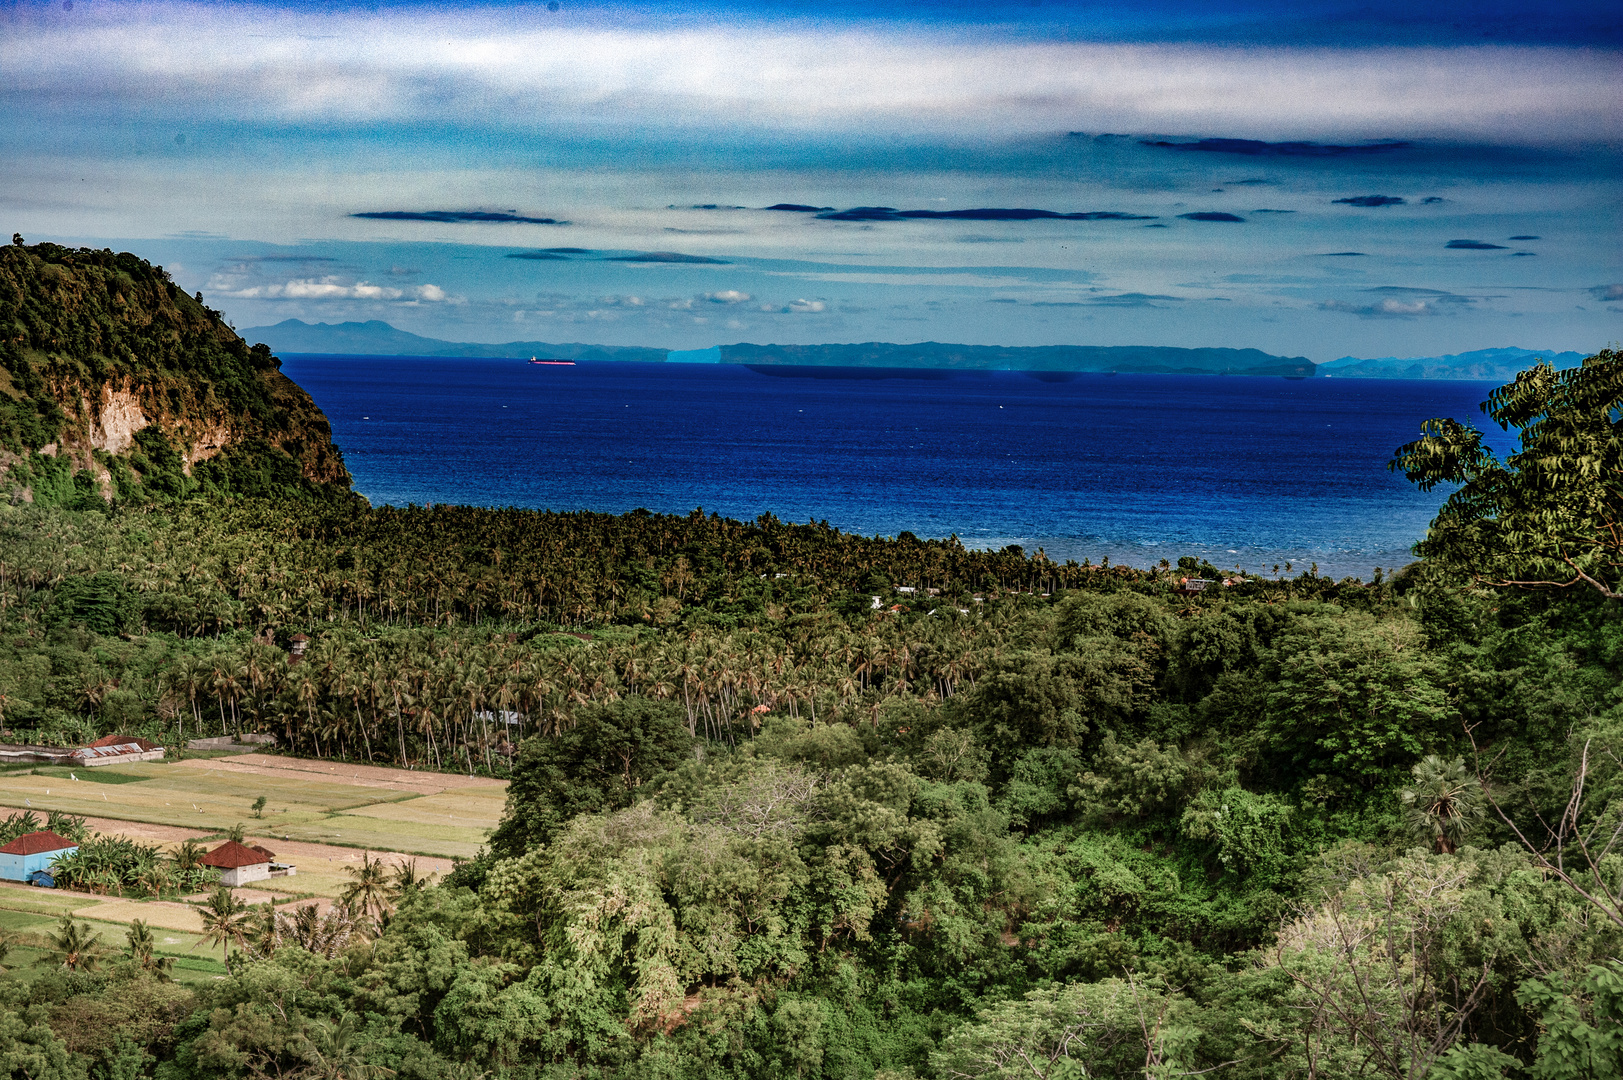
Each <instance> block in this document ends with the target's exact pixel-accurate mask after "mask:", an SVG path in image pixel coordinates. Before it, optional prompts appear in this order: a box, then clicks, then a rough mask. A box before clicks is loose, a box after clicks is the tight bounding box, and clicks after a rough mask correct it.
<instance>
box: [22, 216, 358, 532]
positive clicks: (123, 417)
mask: <svg viewBox="0 0 1623 1080" xmlns="http://www.w3.org/2000/svg"><path fill="white" fill-rule="evenodd" d="M280 367H281V361H279V360H277V358H276V357H274V356H272V355H271V352H270V350H269V349H268V348H266V347H265V346H263V345H258V346H255V347H253V348H250V347H249V346H248V344H247V343H246V342H245V341H243V340H242V338H241V337H239V336H238V335H237V334H236V332H235V331H233V330H232V329H231V328H230V327H229V326H227V325H226V324H225V322H224V321H223V320H222V319H221V318H220V313H219V312H217V311H212V310H210V309H209V308H206V307H204V306H203V304H202V300H201V297H200V296H199V297H191V296H187V295H186V294H185V293H184V292H183V291H181V290H180V288H179V287H177V286H176V285H175V284H174V282H172V281H171V280H170V279H169V276H168V275H167V274H166V273H164V271H163V267H161V266H153V265H152V264H150V263H148V262H146V261H145V260H143V259H141V258H139V257H137V256H135V255H131V254H129V253H127V252H125V253H120V254H114V253H113V252H111V251H105V250H104V251H93V250H90V249H87V248H78V249H72V248H65V247H61V246H58V245H56V244H35V245H25V244H23V243H22V242H21V238H20V237H14V238H13V243H11V244H10V245H8V246H5V247H0V475H3V476H4V478H5V481H6V483H5V487H4V489H0V490H4V491H8V492H9V495H10V498H11V501H12V502H19V501H43V502H54V503H76V502H77V503H86V504H89V500H92V499H96V498H98V497H99V498H100V499H111V498H114V497H117V498H120V499H125V500H133V501H147V500H151V499H163V498H179V497H184V496H188V495H193V494H200V495H216V496H217V495H268V494H298V495H302V496H304V497H313V498H331V497H334V496H339V497H352V496H348V492H349V487H350V476H349V470H348V469H346V468H345V467H344V459H343V456H342V455H341V454H340V452H339V450H338V447H337V446H336V445H334V443H333V441H332V429H331V427H330V426H329V425H328V423H327V419H326V417H325V416H323V415H322V413H321V410H320V409H319V408H317V407H316V404H315V402H314V401H312V400H311V399H310V395H309V394H307V393H305V392H304V390H302V389H301V388H300V387H299V386H297V385H296V384H295V383H294V382H293V381H292V380H290V379H289V378H287V376H285V375H283V374H282V373H281V371H280V370H279V369H280Z"/></svg>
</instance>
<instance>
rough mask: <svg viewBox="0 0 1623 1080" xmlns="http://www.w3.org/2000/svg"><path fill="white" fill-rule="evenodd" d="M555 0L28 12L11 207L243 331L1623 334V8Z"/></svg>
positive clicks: (1339, 351)
mask: <svg viewBox="0 0 1623 1080" xmlns="http://www.w3.org/2000/svg"><path fill="white" fill-rule="evenodd" d="M551 7H552V6H551V5H549V4H548V3H546V2H540V3H526V4H516V5H466V6H456V5H420V4H391V3H384V4H365V5H343V4H338V5H331V4H304V5H300V4H269V3H262V4H241V3H238V4H231V3H224V4H221V3H215V4H207V5H185V4H129V3H117V2H112V0H71V3H70V2H65V0H55V2H53V3H49V4H46V3H38V2H33V0H15V2H13V3H10V4H7V5H0V211H3V214H0V218H3V220H0V226H3V225H9V226H10V228H11V231H16V232H21V233H23V234H24V235H25V236H26V237H27V238H28V239H30V240H35V239H56V240H60V241H64V242H72V243H89V244H95V245H98V246H100V245H111V246H116V247H120V248H128V249H130V250H134V251H137V252H139V253H141V254H143V255H147V256H148V257H150V258H153V259H154V260H155V261H159V262H162V263H164V265H165V266H167V267H168V268H169V269H170V270H171V271H172V272H174V273H175V275H176V277H177V279H178V280H180V281H181V282H182V284H184V285H185V287H186V288H188V289H195V290H201V291H202V292H203V293H204V295H205V297H206V298H207V299H208V300H209V302H210V303H211V304H212V305H213V306H216V307H219V308H221V309H222V310H224V311H225V312H226V313H227V315H228V316H229V317H230V318H231V319H232V320H233V321H234V322H235V323H236V324H237V325H238V326H249V325H256V324H263V323H270V322H276V321H279V320H281V319H284V318H289V317H296V318H302V319H305V320H307V321H327V322H333V321H341V320H349V319H371V318H377V319H384V320H387V321H389V322H391V323H393V324H395V325H397V326H400V327H402V328H405V329H409V330H412V331H415V332H418V333H423V334H428V335H432V336H436V337H444V338H452V339H463V340H480V341H504V340H515V339H525V340H542V341H594V342H603V343H610V344H641V345H655V346H666V347H673V348H699V347H704V346H708V345H712V344H717V343H720V342H732V341H757V342H768V341H772V342H820V341H867V340H885V341H917V340H945V341H964V342H975V343H991V344H1021V345H1025V344H1056V343H1075V344H1104V345H1111V344H1161V345H1191V346H1195V345H1223V346H1234V347H1255V348H1261V349H1266V350H1268V351H1270V352H1276V353H1283V354H1287V355H1305V356H1308V357H1310V358H1312V359H1314V360H1317V361H1325V360H1330V359H1334V358H1336V357H1339V356H1343V355H1357V356H1386V355H1404V356H1408V355H1435V354H1438V353H1443V352H1458V351H1463V350H1467V349H1474V348H1486V347H1492V346H1501V345H1522V346H1525V347H1534V348H1550V349H1577V350H1585V351H1590V350H1594V349H1597V348H1600V347H1602V346H1603V345H1605V344H1607V343H1609V342H1613V341H1616V340H1618V339H1619V338H1623V330H1620V328H1623V265H1620V257H1619V255H1618V252H1619V250H1620V249H1623V245H1620V244H1619V242H1618V241H1619V224H1620V220H1619V207H1620V206H1623V182H1620V177H1623V167H1620V166H1623V160H1620V158H1623V78H1620V75H1623V64H1620V60H1623V18H1620V16H1619V14H1618V7H1617V5H1615V4H1600V3H1572V2H1560V0H1557V2H1553V3H1542V4H1539V5H1527V4H1514V5H1513V4H1509V3H1472V4H1462V3H1455V4H1432V5H1417V4H1414V3H1412V2H1408V3H1397V2H1390V0H1373V2H1360V3H1353V2H1345V3H1320V4H1304V3H1283V2H1273V0H1254V2H1248V3H1226V4H1225V3H1216V4H1200V5H1195V4H1174V3H1167V2H1159V3H1157V2H1153V0H1151V2H1143V3H1133V4H1126V3H1115V4H1109V3H1106V4H1098V3H1094V4H1084V3H1056V2H1054V0H1043V2H1042V3H1039V4H1032V3H1030V2H1022V3H996V2H993V3H976V4H969V3H945V4H924V3H892V4H874V3H863V4H857V3H850V2H845V0H832V2H823V3H816V4H813V3H806V2H794V0H777V2H771V3H765V4H754V5H749V6H748V7H744V6H730V5H714V4H710V5H705V4H696V5H685V6H683V7H682V8H681V9H680V11H679V12H676V13H672V12H671V11H669V10H667V9H665V8H661V7H655V6H651V5H643V6H637V5H602V4H583V3H567V2H563V0H560V2H559V3H558V4H557V6H556V7H557V9H556V10H552V9H551ZM777 204H795V205H798V206H805V207H813V208H829V209H828V210H827V211H823V212H821V213H820V212H817V211H814V210H798V211H797V210H771V209H766V208H767V207H771V206H774V205H777ZM860 207H888V208H892V209H893V210H897V211H928V212H932V213H933V214H934V215H935V216H901V215H896V214H883V213H875V212H864V213H858V214H852V213H850V211H851V210H853V209H854V208H860ZM981 209H994V210H1009V209H1027V210H1039V211H1046V212H1050V213H1052V214H1057V215H1092V216H1091V217H1087V218H1077V217H1038V218H1031V219H1025V220H1019V219H1015V220H1010V219H1009V215H984V214H983V215H971V216H968V217H965V216H957V217H954V216H942V215H943V214H946V213H948V212H953V211H969V210H981ZM470 212H472V213H476V214H478V215H481V216H482V217H476V218H471V219H470V217H468V215H469V214H470ZM357 214H366V215H374V216H367V217H357V216H354V215H357ZM376 215H384V216H376ZM459 215H460V216H459ZM1191 215H1193V216H1191ZM492 218H494V220H492ZM515 219H523V220H515ZM548 249H574V250H567V251H550V250H548Z"/></svg>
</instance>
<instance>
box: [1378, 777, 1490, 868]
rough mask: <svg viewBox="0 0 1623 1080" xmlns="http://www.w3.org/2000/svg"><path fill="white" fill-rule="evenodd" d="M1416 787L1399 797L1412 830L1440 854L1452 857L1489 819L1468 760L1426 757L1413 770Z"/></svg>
mask: <svg viewBox="0 0 1623 1080" xmlns="http://www.w3.org/2000/svg"><path fill="white" fill-rule="evenodd" d="M1410 771H1411V772H1412V774H1413V776H1414V781H1415V782H1414V786H1413V787H1406V788H1404V789H1403V790H1402V791H1401V792H1400V793H1399V795H1398V797H1399V799H1400V800H1401V801H1402V803H1403V809H1404V814H1405V816H1406V817H1407V818H1408V821H1409V829H1410V831H1411V832H1413V833H1414V834H1415V836H1416V837H1418V838H1421V839H1425V840H1430V841H1432V843H1433V844H1434V845H1435V846H1436V849H1437V852H1438V853H1439V854H1443V855H1447V854H1452V853H1453V851H1454V850H1455V849H1456V848H1458V847H1459V845H1460V844H1461V843H1463V842H1464V840H1465V837H1466V836H1467V835H1468V834H1469V833H1470V831H1471V830H1472V829H1473V828H1475V827H1476V826H1477V825H1478V824H1480V823H1481V822H1482V820H1483V818H1485V817H1486V816H1487V805H1486V802H1487V800H1486V799H1485V798H1484V797H1483V793H1482V782H1481V781H1480V780H1478V779H1477V778H1476V776H1475V775H1474V774H1473V773H1471V772H1469V771H1467V770H1466V768H1465V759H1464V758H1463V757H1457V758H1455V759H1454V760H1453V761H1444V760H1443V759H1442V758H1440V757H1438V756H1437V755H1436V754H1427V755H1426V756H1425V757H1424V758H1422V759H1421V760H1420V761H1419V762H1418V763H1416V765H1415V767H1414V768H1413V769H1412V770H1410Z"/></svg>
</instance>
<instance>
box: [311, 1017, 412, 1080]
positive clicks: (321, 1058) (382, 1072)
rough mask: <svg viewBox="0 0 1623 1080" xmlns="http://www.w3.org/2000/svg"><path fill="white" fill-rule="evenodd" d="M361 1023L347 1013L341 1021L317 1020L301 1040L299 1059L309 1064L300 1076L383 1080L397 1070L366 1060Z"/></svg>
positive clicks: (320, 1079) (323, 1079)
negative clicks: (360, 1035) (360, 1032)
mask: <svg viewBox="0 0 1623 1080" xmlns="http://www.w3.org/2000/svg"><path fill="white" fill-rule="evenodd" d="M359 1031H360V1022H359V1021H358V1020H357V1019H356V1018H355V1014H354V1013H351V1012H346V1013H345V1014H344V1015H342V1016H340V1017H339V1018H338V1019H337V1020H335V1021H332V1022H328V1021H325V1020H316V1021H313V1022H312V1023H310V1024H309V1025H308V1026H307V1027H306V1028H305V1029H304V1032H303V1033H302V1034H301V1035H300V1036H299V1041H298V1044H297V1045H298V1051H299V1055H300V1056H301V1057H303V1058H304V1060H305V1068H304V1069H302V1070H300V1075H302V1076H305V1077H309V1078H310V1080H381V1078H382V1077H385V1076H393V1075H394V1070H393V1069H386V1068H384V1067H383V1066H381V1065H373V1064H371V1063H369V1062H368V1061H367V1060H366V1047H365V1046H364V1045H363V1044H362V1043H361V1041H360V1039H359V1038H358V1035H359Z"/></svg>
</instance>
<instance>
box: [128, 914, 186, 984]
mask: <svg viewBox="0 0 1623 1080" xmlns="http://www.w3.org/2000/svg"><path fill="white" fill-rule="evenodd" d="M124 941H125V946H126V948H127V949H128V950H129V956H130V959H131V960H133V961H134V962H135V964H136V966H137V967H139V968H141V969H142V970H143V971H147V972H150V973H151V974H153V975H156V976H157V977H158V978H159V979H161V980H163V981H164V982H168V981H169V971H170V969H171V968H173V967H174V966H175V960H174V957H172V956H158V955H157V954H156V953H155V952H153V949H154V948H156V946H157V939H156V938H154V937H153V936H152V930H151V928H150V927H148V926H147V924H146V923H145V922H143V921H142V920H140V919H135V920H134V921H132V922H131V923H130V929H129V931H128V932H127V933H126V934H125V937H124Z"/></svg>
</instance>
